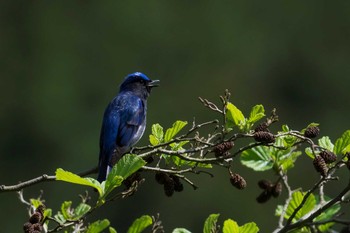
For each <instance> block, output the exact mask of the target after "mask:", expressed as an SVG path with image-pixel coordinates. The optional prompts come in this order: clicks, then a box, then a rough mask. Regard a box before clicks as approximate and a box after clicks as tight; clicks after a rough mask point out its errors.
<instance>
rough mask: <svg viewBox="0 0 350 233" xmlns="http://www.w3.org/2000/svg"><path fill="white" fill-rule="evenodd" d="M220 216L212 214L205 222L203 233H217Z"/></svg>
mask: <svg viewBox="0 0 350 233" xmlns="http://www.w3.org/2000/svg"><path fill="white" fill-rule="evenodd" d="M219 216H220V214H211V215H209V217H208V218H207V219H206V220H205V222H204V227H203V233H211V232H215V231H216V229H217V226H216V223H217V221H218V218H219Z"/></svg>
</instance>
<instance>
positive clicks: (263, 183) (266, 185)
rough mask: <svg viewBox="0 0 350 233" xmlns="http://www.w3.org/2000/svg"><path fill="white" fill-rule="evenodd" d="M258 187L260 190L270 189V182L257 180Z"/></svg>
mask: <svg viewBox="0 0 350 233" xmlns="http://www.w3.org/2000/svg"><path fill="white" fill-rule="evenodd" d="M258 186H259V187H260V188H261V189H268V188H271V187H272V183H271V181H269V180H259V181H258Z"/></svg>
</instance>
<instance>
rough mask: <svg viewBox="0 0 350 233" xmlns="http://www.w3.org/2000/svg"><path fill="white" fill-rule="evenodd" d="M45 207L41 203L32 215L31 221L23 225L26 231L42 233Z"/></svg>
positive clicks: (27, 232) (28, 232)
mask: <svg viewBox="0 0 350 233" xmlns="http://www.w3.org/2000/svg"><path fill="white" fill-rule="evenodd" d="M44 210H45V207H44V206H43V205H40V206H39V207H38V208H37V209H36V210H35V212H34V213H33V214H32V216H30V218H29V221H28V222H26V223H25V224H24V225H23V230H24V233H40V232H42V231H43V226H42V223H43V220H44Z"/></svg>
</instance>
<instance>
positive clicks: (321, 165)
mask: <svg viewBox="0 0 350 233" xmlns="http://www.w3.org/2000/svg"><path fill="white" fill-rule="evenodd" d="M313 164H314V167H315V169H316V171H317V172H319V173H321V175H322V176H327V172H328V167H327V165H326V162H325V161H324V159H323V158H322V157H321V156H316V157H315V158H314V161H313Z"/></svg>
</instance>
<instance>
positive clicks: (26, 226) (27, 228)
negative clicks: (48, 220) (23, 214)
mask: <svg viewBox="0 0 350 233" xmlns="http://www.w3.org/2000/svg"><path fill="white" fill-rule="evenodd" d="M33 229H34V228H33V225H32V224H31V223H30V222H26V223H24V225H23V231H24V233H30V232H32V231H33Z"/></svg>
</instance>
